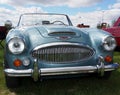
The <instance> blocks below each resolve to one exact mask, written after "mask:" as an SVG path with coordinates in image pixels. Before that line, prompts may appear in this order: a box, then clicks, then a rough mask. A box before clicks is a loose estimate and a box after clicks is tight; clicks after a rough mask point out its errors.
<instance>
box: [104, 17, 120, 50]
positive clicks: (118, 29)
mask: <svg viewBox="0 0 120 95" xmlns="http://www.w3.org/2000/svg"><path fill="white" fill-rule="evenodd" d="M106 25H107V23H103V26H104V27H102V29H103V30H105V31H107V32H109V33H111V34H112V35H113V36H114V37H115V40H116V42H117V47H116V49H115V50H117V51H120V17H119V18H118V19H117V20H116V21H115V23H114V24H113V26H112V27H108V28H106V27H105V26H106Z"/></svg>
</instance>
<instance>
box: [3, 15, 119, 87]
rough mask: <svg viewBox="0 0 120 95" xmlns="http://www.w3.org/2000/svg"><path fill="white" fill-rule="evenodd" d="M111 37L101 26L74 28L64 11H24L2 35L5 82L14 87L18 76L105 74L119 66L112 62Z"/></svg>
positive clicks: (112, 48) (112, 44)
mask: <svg viewBox="0 0 120 95" xmlns="http://www.w3.org/2000/svg"><path fill="white" fill-rule="evenodd" d="M115 47H116V41H115V39H114V37H113V36H112V35H111V34H110V33H107V32H105V31H103V30H99V29H92V28H87V29H86V28H77V27H74V26H73V25H72V22H71V20H70V19H69V17H68V16H67V15H65V14H52V13H26V14H22V15H21V16H20V19H19V22H18V26H17V27H16V28H14V29H12V30H10V31H9V33H8V35H7V37H6V47H5V58H4V72H5V80H6V85H7V86H8V87H17V86H19V83H20V82H21V78H20V77H32V78H33V79H34V81H38V80H39V79H41V78H42V77H44V76H46V77H47V76H63V77H64V76H65V75H66V76H67V75H71V77H72V75H73V76H74V75H78V74H79V75H80V74H86V73H87V74H89V73H96V74H97V75H99V76H101V77H109V76H110V74H111V72H112V71H113V70H115V69H117V68H118V67H119V65H118V64H117V63H113V51H114V49H115Z"/></svg>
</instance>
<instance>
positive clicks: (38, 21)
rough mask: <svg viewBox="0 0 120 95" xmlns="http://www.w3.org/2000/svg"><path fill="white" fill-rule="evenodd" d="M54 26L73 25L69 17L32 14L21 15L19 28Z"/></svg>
mask: <svg viewBox="0 0 120 95" xmlns="http://www.w3.org/2000/svg"><path fill="white" fill-rule="evenodd" d="M53 24H54V25H72V23H71V21H70V19H69V18H68V16H67V15H63V14H47V13H46V14H45V13H44V14H41V13H31V14H23V15H21V17H20V20H19V23H18V26H31V25H53Z"/></svg>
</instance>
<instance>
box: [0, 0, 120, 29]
mask: <svg viewBox="0 0 120 95" xmlns="http://www.w3.org/2000/svg"><path fill="white" fill-rule="evenodd" d="M33 12H38V13H61V14H67V15H68V16H69V17H70V19H71V21H72V23H73V25H74V26H76V25H77V24H81V23H84V24H86V25H90V26H91V27H96V26H97V24H98V23H102V22H106V23H108V24H110V25H112V23H113V21H115V20H116V19H117V18H118V17H119V16H120V0H0V25H4V23H5V21H6V20H11V21H12V23H13V26H16V25H17V23H18V20H19V16H20V15H21V14H23V13H33Z"/></svg>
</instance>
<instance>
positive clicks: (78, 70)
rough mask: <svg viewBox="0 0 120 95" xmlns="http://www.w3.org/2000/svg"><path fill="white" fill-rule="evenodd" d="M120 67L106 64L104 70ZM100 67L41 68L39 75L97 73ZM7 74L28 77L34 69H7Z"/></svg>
mask: <svg viewBox="0 0 120 95" xmlns="http://www.w3.org/2000/svg"><path fill="white" fill-rule="evenodd" d="M118 67H119V64H118V63H114V64H110V65H105V66H104V71H112V70H115V69H117V68H118ZM98 69H100V68H98V67H97V66H79V67H78V66H77V67H58V68H41V69H39V75H41V76H48V75H63V74H78V73H95V72H96V73H97V72H98V71H99V70H98ZM4 72H5V74H6V75H7V76H11V77H26V76H32V73H33V69H27V70H15V69H5V70H4Z"/></svg>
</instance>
